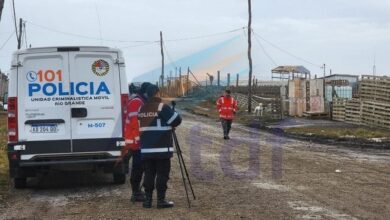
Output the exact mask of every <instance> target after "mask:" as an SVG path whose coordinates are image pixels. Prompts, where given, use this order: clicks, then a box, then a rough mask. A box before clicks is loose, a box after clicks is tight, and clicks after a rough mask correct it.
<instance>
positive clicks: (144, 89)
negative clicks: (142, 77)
mask: <svg viewBox="0 0 390 220" xmlns="http://www.w3.org/2000/svg"><path fill="white" fill-rule="evenodd" d="M150 85H152V83H150V82H144V83H142V85H141V88H140V89H139V93H141V94H144V93H146V91H147V88H148V87H149V86H150Z"/></svg>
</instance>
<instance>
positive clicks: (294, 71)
mask: <svg viewBox="0 0 390 220" xmlns="http://www.w3.org/2000/svg"><path fill="white" fill-rule="evenodd" d="M272 79H279V80H291V79H310V71H309V70H308V69H306V68H305V67H304V66H278V67H276V68H275V69H273V70H272Z"/></svg>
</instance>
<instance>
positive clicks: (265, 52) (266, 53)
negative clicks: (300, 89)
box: [252, 30, 278, 66]
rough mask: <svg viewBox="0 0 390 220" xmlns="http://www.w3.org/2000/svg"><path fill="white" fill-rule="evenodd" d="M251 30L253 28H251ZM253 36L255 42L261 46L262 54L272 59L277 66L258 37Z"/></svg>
mask: <svg viewBox="0 0 390 220" xmlns="http://www.w3.org/2000/svg"><path fill="white" fill-rule="evenodd" d="M252 32H253V30H252ZM253 33H254V32H253ZM254 36H255V40H256V42H257V43H258V44H259V46H260V47H261V49H262V50H263V52H264V54H265V55H266V56H267V57H268V59H270V60H271V61H272V63H273V64H274V65H275V66H277V65H278V64H276V62H275V60H274V59H273V58H272V57H271V55H270V54H269V53H268V52H267V51H266V50H265V47H264V46H263V44H262V43H261V42H260V40H259V38H258V37H257V36H256V35H254Z"/></svg>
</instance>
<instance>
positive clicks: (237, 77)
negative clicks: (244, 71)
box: [236, 73, 239, 87]
mask: <svg viewBox="0 0 390 220" xmlns="http://www.w3.org/2000/svg"><path fill="white" fill-rule="evenodd" d="M238 81H239V75H238V73H237V80H236V87H238Z"/></svg>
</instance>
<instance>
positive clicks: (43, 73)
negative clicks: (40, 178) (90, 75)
mask: <svg viewBox="0 0 390 220" xmlns="http://www.w3.org/2000/svg"><path fill="white" fill-rule="evenodd" d="M16 85H17V88H18V89H17V99H18V100H17V101H18V105H17V108H18V115H17V117H18V131H19V132H18V135H19V142H20V143H21V144H22V145H25V150H24V151H22V156H21V157H22V160H28V159H32V158H34V156H36V155H37V154H54V153H69V152H71V141H70V138H71V136H70V116H71V114H70V113H71V112H70V106H66V105H64V101H62V100H63V99H67V98H69V92H68V91H69V67H68V53H67V52H57V51H53V52H51V53H50V52H46V53H34V52H32V53H26V54H21V55H19V56H18V67H17V84H16Z"/></svg>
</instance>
